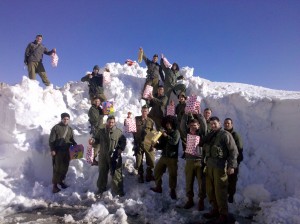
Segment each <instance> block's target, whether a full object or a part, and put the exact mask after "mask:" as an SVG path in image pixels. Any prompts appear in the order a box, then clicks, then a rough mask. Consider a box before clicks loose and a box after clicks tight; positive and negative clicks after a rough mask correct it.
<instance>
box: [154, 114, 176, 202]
mask: <svg viewBox="0 0 300 224" xmlns="http://www.w3.org/2000/svg"><path fill="white" fill-rule="evenodd" d="M164 121H165V125H163V126H164V128H165V131H164V132H163V134H162V137H161V138H160V140H159V141H160V143H159V144H158V145H157V146H155V147H156V148H157V149H161V150H162V153H161V157H160V159H159V160H158V162H157V164H156V166H155V168H154V178H155V184H156V186H155V187H152V188H150V189H151V190H152V191H154V192H156V193H161V192H162V187H161V185H162V176H163V174H164V173H165V172H166V169H167V168H168V173H169V188H170V196H171V198H172V199H174V200H175V199H177V196H176V185H177V168H178V165H177V163H178V145H179V139H180V134H179V131H178V130H177V128H176V126H177V122H176V118H174V117H172V116H167V117H166V118H164Z"/></svg>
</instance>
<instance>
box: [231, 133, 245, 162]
mask: <svg viewBox="0 0 300 224" xmlns="http://www.w3.org/2000/svg"><path fill="white" fill-rule="evenodd" d="M227 131H228V132H229V133H230V134H231V135H232V137H233V139H234V141H235V144H236V146H237V149H238V152H239V155H238V157H237V162H238V164H240V162H242V161H243V142H242V138H241V136H240V135H239V134H238V133H237V132H236V131H235V130H234V129H231V130H227Z"/></svg>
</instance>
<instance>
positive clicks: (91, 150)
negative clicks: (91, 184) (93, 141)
mask: <svg viewBox="0 0 300 224" xmlns="http://www.w3.org/2000/svg"><path fill="white" fill-rule="evenodd" d="M85 159H86V162H87V163H88V164H92V163H93V160H94V148H93V146H92V145H90V144H89V145H88V146H87V150H86V154H85Z"/></svg>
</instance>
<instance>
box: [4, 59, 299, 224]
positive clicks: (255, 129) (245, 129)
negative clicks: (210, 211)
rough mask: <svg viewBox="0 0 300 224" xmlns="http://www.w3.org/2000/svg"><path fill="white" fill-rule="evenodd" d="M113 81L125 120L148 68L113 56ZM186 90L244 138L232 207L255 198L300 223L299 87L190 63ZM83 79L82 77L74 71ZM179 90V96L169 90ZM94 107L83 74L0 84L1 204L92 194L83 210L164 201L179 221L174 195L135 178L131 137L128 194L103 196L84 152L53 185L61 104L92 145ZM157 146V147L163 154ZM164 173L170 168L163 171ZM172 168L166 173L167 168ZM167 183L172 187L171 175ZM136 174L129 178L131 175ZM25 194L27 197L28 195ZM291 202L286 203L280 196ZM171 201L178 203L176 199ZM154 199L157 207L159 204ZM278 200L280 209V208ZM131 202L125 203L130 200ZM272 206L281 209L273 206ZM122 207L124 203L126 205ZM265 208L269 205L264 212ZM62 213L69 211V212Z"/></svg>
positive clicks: (146, 215) (153, 213)
mask: <svg viewBox="0 0 300 224" xmlns="http://www.w3.org/2000/svg"><path fill="white" fill-rule="evenodd" d="M106 66H107V67H109V69H110V71H111V76H112V82H111V84H110V85H108V86H106V87H105V94H106V96H107V98H108V99H113V100H114V102H115V109H116V113H115V115H116V117H117V126H118V127H120V128H122V127H123V121H124V119H125V118H126V116H127V112H128V111H131V112H132V113H133V115H134V116H136V115H140V110H141V106H142V103H143V101H139V98H138V97H139V96H140V93H141V88H142V86H143V84H144V81H145V76H146V69H145V68H142V67H139V65H138V64H135V65H133V66H127V65H120V64H118V63H109V64H107V65H106ZM181 73H182V74H183V75H184V76H185V77H186V79H187V81H188V83H189V88H188V91H187V92H188V94H192V93H194V94H197V95H198V96H200V97H201V98H202V103H201V108H202V110H203V109H204V108H205V107H210V108H211V109H212V111H213V115H216V116H219V117H220V119H221V120H224V119H225V118H226V117H231V118H232V119H233V121H234V126H235V129H236V130H237V131H238V132H239V133H240V134H241V136H242V138H243V142H244V161H243V162H242V163H241V166H240V177H239V182H238V190H237V194H236V198H235V199H236V203H235V205H234V206H235V209H236V210H237V211H239V210H240V211H242V210H243V209H244V208H245V206H246V207H256V206H259V207H260V208H261V209H262V210H261V211H260V212H259V213H258V214H257V216H256V217H255V220H258V221H259V222H263V223H274V222H279V223H297V222H299V219H297V217H299V216H300V211H299V209H298V210H297V209H296V207H297V206H298V207H299V198H300V197H299V191H298V189H299V187H300V174H299V172H298V171H299V168H300V163H299V161H300V150H299V143H298V138H299V137H298V136H299V134H298V127H300V113H299V112H300V92H291V91H278V90H271V89H266V88H262V87H257V86H251V85H246V84H239V83H218V82H210V81H209V80H205V79H201V78H200V77H194V76H193V69H192V68H188V67H184V68H182V70H181ZM78 79H79V77H78ZM172 98H173V99H175V100H176V98H175V96H172ZM89 107H90V104H89V100H88V86H87V84H86V83H81V82H80V81H79V82H77V81H75V82H69V83H67V84H66V85H65V86H63V87H61V88H59V87H53V86H50V87H46V88H44V89H43V88H41V87H40V86H39V83H38V82H37V81H32V80H29V79H28V78H27V77H23V80H22V81H21V83H20V84H17V85H15V86H9V85H6V84H3V83H2V84H1V86H0V109H1V114H0V122H1V127H2V128H1V130H0V147H1V150H0V160H1V164H0V192H1V195H0V214H1V215H3V216H4V215H6V214H9V213H11V212H14V211H16V210H18V207H17V206H16V205H18V206H19V205H23V206H25V204H26V206H28V207H30V203H31V205H32V207H34V206H33V205H34V204H37V205H38V206H48V205H47V204H43V203H42V201H45V202H47V203H52V204H54V205H55V204H56V203H58V204H59V203H67V204H68V205H76V204H89V205H91V208H90V209H89V210H88V211H87V213H86V215H85V216H84V217H82V219H84V220H98V221H100V220H102V221H103V222H104V223H105V222H106V223H110V222H112V220H114V222H118V223H126V220H127V215H126V214H135V213H138V214H143V221H145V222H146V221H150V222H151V221H153V220H157V217H159V220H160V221H162V220H166V219H168V220H169V221H170V217H169V215H168V217H167V215H166V216H164V215H162V210H166V209H167V210H168V211H169V212H170V213H171V214H173V218H174V221H175V220H177V221H178V220H179V223H184V222H185V221H186V219H185V218H183V217H181V214H180V213H178V212H176V211H175V210H173V208H174V207H175V204H174V202H172V201H170V200H169V199H168V192H166V198H167V199H164V200H161V199H159V198H157V197H153V196H154V195H153V194H151V193H149V190H148V189H149V186H150V185H146V184H145V185H143V186H141V185H138V184H135V183H136V177H135V176H134V173H135V171H134V169H133V164H134V157H133V156H132V155H133V153H132V150H131V148H132V137H131V136H130V135H127V137H128V144H127V148H126V151H125V153H124V155H123V163H124V167H125V168H124V169H125V172H124V175H125V191H126V193H127V194H126V196H125V197H126V200H125V201H123V202H120V201H118V200H117V199H114V198H112V197H109V196H107V198H108V199H107V200H108V201H109V203H108V204H102V203H99V202H97V200H96V199H95V197H94V193H93V192H95V191H96V190H97V189H96V186H95V185H96V181H97V176H98V173H97V168H96V167H90V166H89V165H88V164H87V163H86V162H85V160H84V159H82V160H77V161H72V162H71V164H70V169H69V172H68V176H67V182H68V183H70V185H71V187H70V188H68V189H66V190H65V191H63V192H60V193H59V194H56V195H52V193H51V175H52V174H51V170H52V167H51V158H50V155H49V147H48V138H49V133H50V128H51V127H52V126H54V125H55V124H56V123H58V122H59V121H60V114H61V113H62V112H68V113H69V114H70V115H71V126H72V127H73V128H74V131H75V135H76V141H77V142H78V143H82V144H83V145H86V143H87V139H88V138H89V134H88V132H89V128H88V126H89V124H88V116H87V111H88V109H89ZM158 156H159V154H158V155H157V157H158ZM183 167H184V161H183V160H180V161H179V169H178V173H179V178H178V179H179V180H178V196H179V201H178V202H177V203H184V200H185V192H184V182H185V179H184V172H183V169H184V168H183ZM165 176H166V175H165ZM164 178H167V177H164ZM163 180H164V188H166V189H167V182H168V181H167V179H163ZM132 181H133V182H132ZM28 204H29V205H28ZM283 204H285V205H287V206H286V207H287V208H285V209H282V208H281V207H282V205H283ZM172 206H173V207H172ZM154 208H155V209H154ZM279 208H281V209H279ZM124 209H125V210H124ZM275 211H276V213H275ZM125 212H126V213H125ZM267 214H272V215H270V216H268V215H267ZM64 219H65V221H66V222H73V221H74V220H73V217H72V216H70V215H68V214H66V216H65V218H64Z"/></svg>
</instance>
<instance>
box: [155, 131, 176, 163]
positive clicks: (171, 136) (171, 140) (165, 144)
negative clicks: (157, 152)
mask: <svg viewBox="0 0 300 224" xmlns="http://www.w3.org/2000/svg"><path fill="white" fill-rule="evenodd" d="M179 139H180V134H179V131H178V130H177V129H176V130H171V131H168V132H167V136H166V137H164V136H161V137H160V139H159V141H160V142H161V143H159V144H158V145H157V146H156V147H157V148H158V149H161V150H162V153H161V156H163V157H167V158H178V146H179Z"/></svg>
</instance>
